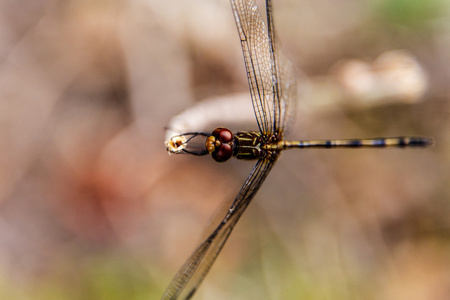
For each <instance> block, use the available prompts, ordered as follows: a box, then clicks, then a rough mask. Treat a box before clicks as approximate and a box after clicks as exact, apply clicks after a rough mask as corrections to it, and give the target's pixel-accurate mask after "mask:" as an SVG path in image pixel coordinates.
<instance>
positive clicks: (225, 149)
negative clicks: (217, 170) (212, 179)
mask: <svg viewBox="0 0 450 300" xmlns="http://www.w3.org/2000/svg"><path fill="white" fill-rule="evenodd" d="M205 145H206V150H207V151H208V153H210V154H211V156H212V158H213V159H214V160H215V161H217V162H224V161H227V160H229V159H230V158H231V156H232V155H233V134H232V133H231V131H230V130H228V129H226V128H223V127H218V128H216V129H214V131H213V132H212V134H211V135H210V136H208V138H207V139H206V144H205Z"/></svg>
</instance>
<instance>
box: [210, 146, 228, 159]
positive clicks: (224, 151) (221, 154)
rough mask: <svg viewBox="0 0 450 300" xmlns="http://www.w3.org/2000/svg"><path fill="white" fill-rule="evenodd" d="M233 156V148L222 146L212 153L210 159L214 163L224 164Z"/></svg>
mask: <svg viewBox="0 0 450 300" xmlns="http://www.w3.org/2000/svg"><path fill="white" fill-rule="evenodd" d="M232 155H233V148H232V147H231V145H230V144H222V145H220V147H219V150H217V151H216V152H214V153H212V157H213V158H214V160H215V161H218V162H224V161H227V160H229V159H230V158H231V156H232Z"/></svg>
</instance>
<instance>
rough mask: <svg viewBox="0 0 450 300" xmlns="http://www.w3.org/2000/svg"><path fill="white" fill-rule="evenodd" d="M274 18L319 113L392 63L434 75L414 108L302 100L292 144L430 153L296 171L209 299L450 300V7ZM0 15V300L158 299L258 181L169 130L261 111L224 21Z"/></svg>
mask: <svg viewBox="0 0 450 300" xmlns="http://www.w3.org/2000/svg"><path fill="white" fill-rule="evenodd" d="M273 5H274V14H275V22H276V27H277V30H278V36H279V39H280V40H281V42H282V44H283V46H284V47H285V48H286V50H287V52H288V53H289V56H290V57H291V59H292V60H293V61H294V63H295V65H296V68H297V69H298V72H299V74H300V70H301V71H302V72H303V74H304V77H303V79H302V80H303V81H304V82H311V83H313V84H312V86H316V88H317V86H320V87H321V88H320V91H321V93H318V94H315V93H312V95H321V96H323V97H325V98H327V97H328V98H329V97H330V95H335V94H336V92H335V91H334V90H332V91H329V90H327V89H328V88H329V87H330V86H333V85H329V84H327V83H329V82H332V81H334V80H335V79H333V78H335V74H336V72H335V70H336V68H338V67H336V66H339V65H340V63H342V61H343V60H351V59H359V60H362V61H366V62H369V63H370V62H372V61H374V60H375V59H376V58H377V57H378V56H379V55H381V54H382V53H384V52H386V51H390V50H394V49H402V50H406V51H408V52H409V53H411V55H413V56H414V57H415V58H416V59H417V62H418V63H419V64H420V65H421V66H422V67H423V70H424V72H425V73H426V74H427V76H428V89H427V91H426V93H425V94H424V95H423V96H420V97H417V99H414V101H409V102H405V101H404V99H402V98H401V97H395V96H394V97H390V99H389V101H381V103H380V104H379V105H355V104H351V103H352V102H348V103H345V101H344V104H342V102H341V101H336V102H337V103H330V104H329V105H328V106H324V105H321V106H320V109H318V108H314V102H315V101H316V98H313V99H311V98H310V97H309V98H308V97H307V96H305V95H311V94H308V93H305V94H302V95H303V98H300V99H299V101H300V103H301V105H302V107H301V109H299V114H298V115H297V122H296V123H295V124H294V125H293V127H292V129H291V132H290V137H291V138H297V139H311V138H316V139H319V138H353V137H376V136H399V135H424V136H433V137H434V138H435V141H436V145H435V146H434V147H433V148H429V149H425V150H422V149H420V150H418V149H408V150H401V149H387V150H370V149H369V150H333V151H327V150H302V151H289V152H286V153H283V155H282V157H281V159H280V160H279V162H278V163H277V165H276V167H275V168H274V169H273V171H272V173H271V174H270V175H269V177H268V179H267V181H266V182H265V183H264V185H263V187H262V189H261V190H260V192H259V193H258V194H257V196H256V197H255V201H254V202H253V203H252V205H251V206H250V207H249V209H248V211H247V212H246V213H245V215H244V217H243V218H242V220H241V221H240V223H239V224H238V226H237V227H236V229H235V231H234V233H233V234H232V236H231V238H230V240H229V241H228V243H227V245H226V246H225V248H224V250H223V253H222V254H221V255H220V256H219V259H218V260H217V262H216V264H215V265H214V267H213V269H212V271H211V272H210V274H209V275H208V277H207V279H206V280H205V282H204V284H203V285H202V288H201V289H200V290H199V292H198V295H197V299H396V300H398V299H449V298H450V218H449V215H450V200H449V197H450V186H449V185H450V181H449V177H450V168H449V163H450V134H449V132H450V119H449V116H450V103H449V96H450V88H449V84H448V83H449V82H450V51H449V49H450V22H449V20H450V18H449V17H450V3H449V2H448V1H446V0H432V1H429V0H428V1H426V0H418V1H408V0H376V1H373V0H371V1H368V0H367V1H343V0H339V1H336V0H324V1H306V0H295V1H294V0H278V1H274V4H273ZM262 7H263V6H262ZM0 16H1V17H0V105H1V108H0V132H1V134H0V147H1V148H0V149H1V156H0V157H1V159H0V162H1V165H0V178H1V180H0V298H2V299H158V298H159V297H160V295H161V294H162V291H163V289H164V288H165V286H166V285H167V284H168V282H169V281H170V279H171V277H172V276H173V275H174V273H175V272H176V271H177V269H178V267H179V266H181V264H182V263H183V262H184V260H185V259H186V258H187V257H188V255H189V254H190V253H191V251H192V250H193V249H194V247H195V246H196V244H197V243H198V242H199V241H200V236H201V235H202V232H203V231H204V230H205V228H206V226H207V225H208V221H209V220H210V219H211V218H212V216H213V215H214V212H215V211H216V210H217V209H218V208H219V207H221V205H222V204H221V203H223V202H224V201H227V200H229V199H230V198H233V197H234V196H235V195H236V193H237V191H238V190H239V188H240V186H241V185H242V183H243V181H244V180H245V178H246V176H247V175H248V173H249V171H250V170H251V168H252V166H253V163H252V162H242V161H231V162H229V163H226V164H217V163H215V162H214V161H212V160H211V159H210V158H207V157H203V158H199V157H190V156H177V155H172V156H169V155H167V152H166V151H165V148H164V143H163V142H164V127H165V126H166V125H167V123H168V122H169V119H170V118H171V117H172V116H173V115H175V114H177V113H179V112H180V111H182V110H183V109H185V108H188V107H189V106H191V105H193V104H194V103H195V102H198V101H201V100H202V99H204V98H208V97H212V96H217V95H222V96H223V95H228V94H232V93H236V92H247V89H248V88H247V82H246V78H245V70H244V66H243V60H242V54H241V50H240V45H239V39H238V36H237V32H236V29H235V24H234V20H233V16H232V13H231V8H230V4H229V3H228V1H227V0H202V1H182V0H168V1H156V0H147V1H135V0H129V1H119V0H116V1H100V0H98V1H83V0H81V1H80V0H78V1H70V0H66V1H60V0H34V1H18V0H14V1H12V0H0ZM315 82H316V83H317V82H319V83H320V84H318V85H317V84H314V83H315ZM340 95H341V94H340ZM341 96H342V95H341ZM317 97H319V96H317ZM340 98H342V97H340ZM344 98H345V97H344ZM317 101H319V99H317ZM307 103H310V104H311V103H312V105H311V107H310V108H308V105H306V104H307ZM349 103H350V104H349ZM249 105H250V101H249ZM223 125H225V126H226V125H227V124H223ZM241 129H247V128H241Z"/></svg>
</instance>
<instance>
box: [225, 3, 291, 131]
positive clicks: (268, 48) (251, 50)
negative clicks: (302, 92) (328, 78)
mask: <svg viewBox="0 0 450 300" xmlns="http://www.w3.org/2000/svg"><path fill="white" fill-rule="evenodd" d="M231 5H232V8H233V13H234V17H235V21H236V26H237V28H238V32H239V37H240V39H241V46H242V52H243V55H244V61H245V67H246V69H247V77H248V83H249V87H250V93H251V97H252V103H253V109H254V111H255V115H256V120H257V122H258V126H259V130H260V131H261V132H262V133H263V134H267V135H270V134H273V133H283V132H284V130H285V129H286V127H287V125H288V124H289V123H290V122H291V118H292V116H293V115H294V112H293V110H295V106H296V105H295V101H296V98H297V91H296V80H295V74H294V69H293V66H292V64H291V63H290V62H289V60H288V59H286V57H285V56H284V54H283V53H282V52H281V50H280V47H279V46H278V43H277V41H276V38H275V30H274V24H273V16H272V3H271V1H270V0H267V1H266V11H267V28H268V29H267V28H266V25H265V24H264V21H263V19H262V17H261V14H260V13H259V11H258V9H257V6H256V2H255V1H254V0H231Z"/></svg>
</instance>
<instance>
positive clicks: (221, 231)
mask: <svg viewBox="0 0 450 300" xmlns="http://www.w3.org/2000/svg"><path fill="white" fill-rule="evenodd" d="M273 164H274V161H271V160H268V159H260V160H258V162H257V163H256V165H255V167H253V170H252V172H251V173H250V175H249V176H248V178H247V180H246V181H245V183H244V185H243V186H242V188H241V190H240V191H239V194H238V195H237V196H236V199H235V200H234V201H233V204H232V205H231V207H230V208H229V209H228V210H227V211H226V214H225V217H224V218H223V220H222V221H221V222H220V224H219V225H218V226H217V228H216V229H214V231H213V232H212V233H211V234H210V235H209V236H208V238H206V240H205V241H204V242H202V243H201V244H200V246H199V247H198V248H197V249H196V250H195V251H194V253H193V254H192V255H191V256H190V257H189V259H188V260H187V261H186V262H185V263H184V265H183V266H182V267H181V269H180V270H179V271H178V273H177V274H176V275H175V277H174V278H173V279H172V281H171V282H170V284H169V286H168V287H167V289H166V291H165V292H164V295H163V297H162V299H164V300H169V299H189V298H191V297H192V295H193V294H194V293H195V291H196V290H197V288H198V286H199V285H200V283H201V282H202V280H203V279H204V278H205V276H206V274H207V273H208V271H209V269H210V268H211V266H212V264H213V263H214V261H215V260H216V258H217V256H218V255H219V253H220V250H222V247H223V245H224V244H225V242H226V241H227V239H228V236H229V235H230V233H231V231H232V230H233V228H234V226H235V225H236V223H237V221H238V220H239V218H240V217H241V215H242V213H243V212H244V211H245V209H246V208H247V206H248V204H249V203H250V201H251V200H252V198H253V196H254V195H255V193H256V192H257V191H258V189H259V188H260V186H261V184H262V183H263V181H264V180H265V178H266V177H267V174H268V173H269V171H270V169H271V168H272V166H273ZM221 213H223V212H221Z"/></svg>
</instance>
